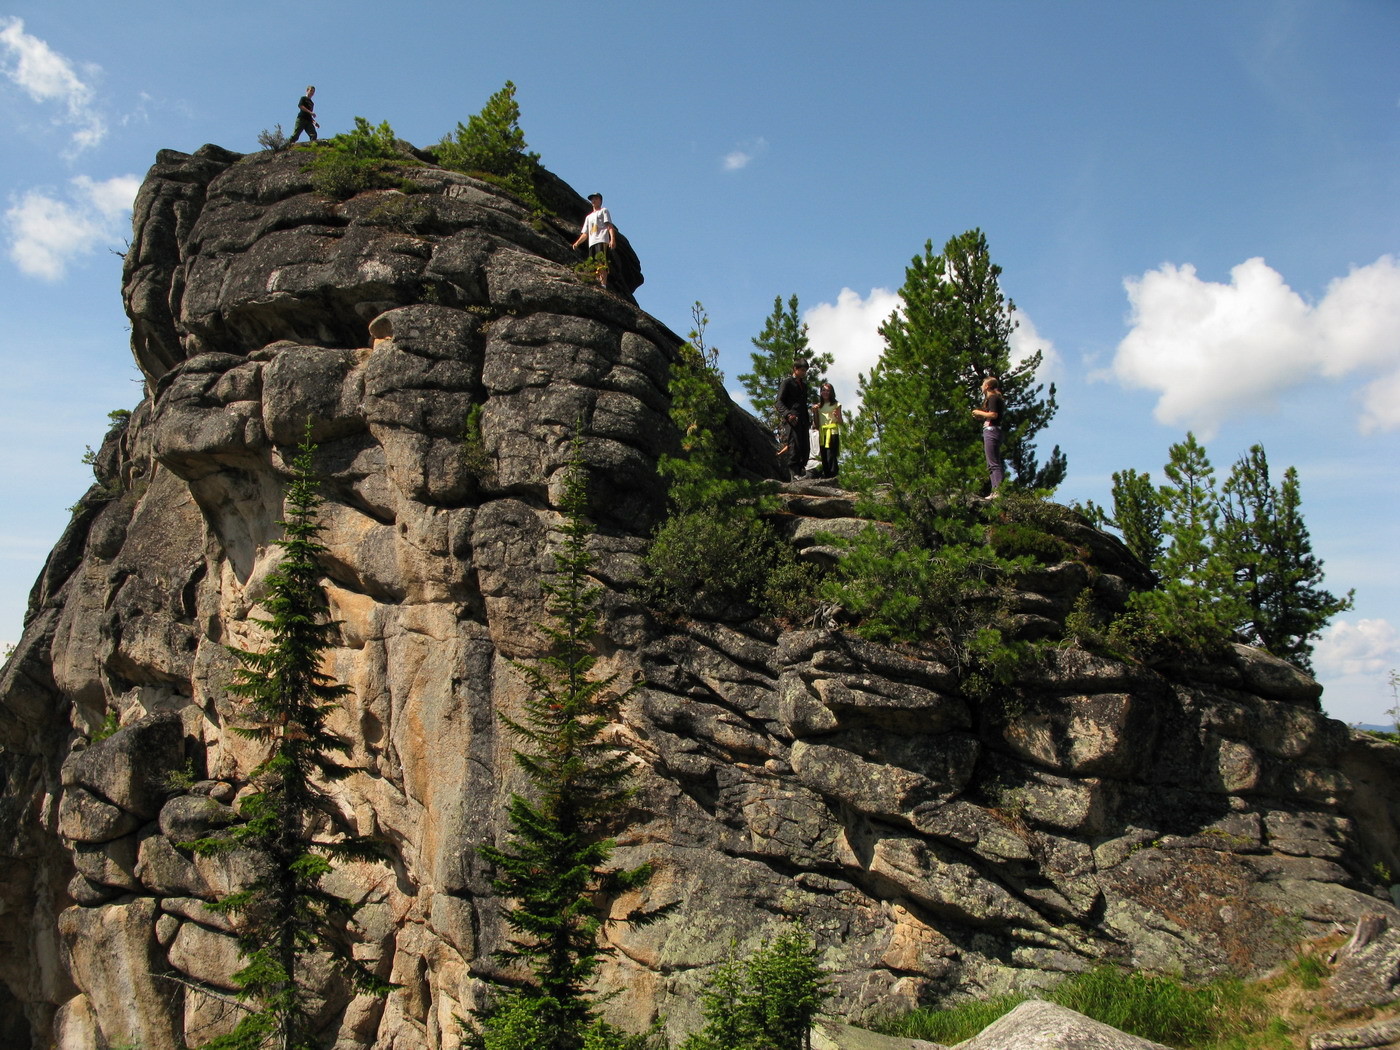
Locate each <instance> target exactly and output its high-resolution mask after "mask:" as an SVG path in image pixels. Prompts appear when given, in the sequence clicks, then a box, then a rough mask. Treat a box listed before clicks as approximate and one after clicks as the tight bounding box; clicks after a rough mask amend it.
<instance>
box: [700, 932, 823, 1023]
mask: <svg viewBox="0 0 1400 1050" xmlns="http://www.w3.org/2000/svg"><path fill="white" fill-rule="evenodd" d="M818 954H819V953H818V951H817V949H816V946H815V945H814V944H813V943H812V939H811V938H810V937H809V936H808V935H807V933H806V932H805V931H804V930H803V929H802V928H801V927H800V926H793V927H790V928H789V929H786V930H784V931H783V932H782V933H780V934H779V935H778V936H777V937H775V938H774V939H773V940H772V941H771V942H770V941H768V940H766V939H765V940H764V941H763V943H762V944H761V945H759V947H758V948H757V950H755V951H754V952H753V954H751V955H750V956H749V957H748V958H747V959H744V960H742V961H739V960H734V959H730V960H728V961H726V962H724V963H721V964H720V965H719V966H718V967H716V969H715V972H714V974H713V975H712V976H711V978H710V980H709V981H708V982H707V983H706V987H705V990H704V991H703V992H702V993H701V996H700V999H701V1003H702V1006H703V1011H704V1018H705V1024H704V1027H703V1028H702V1029H701V1030H700V1031H699V1032H698V1033H695V1034H693V1035H691V1036H689V1037H688V1038H687V1039H686V1041H685V1042H684V1043H682V1044H681V1050H808V1048H810V1046H811V1030H812V1023H813V1021H815V1020H816V1018H817V1014H818V1013H819V1012H820V1011H821V1008H822V1004H823V1003H824V1002H825V1001H826V999H827V997H828V996H829V994H830V992H829V990H828V988H827V987H826V981H825V979H824V978H823V977H822V972H821V968H820V966H819V965H818V961H817V960H818Z"/></svg>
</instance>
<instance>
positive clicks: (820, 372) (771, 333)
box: [739, 295, 835, 426]
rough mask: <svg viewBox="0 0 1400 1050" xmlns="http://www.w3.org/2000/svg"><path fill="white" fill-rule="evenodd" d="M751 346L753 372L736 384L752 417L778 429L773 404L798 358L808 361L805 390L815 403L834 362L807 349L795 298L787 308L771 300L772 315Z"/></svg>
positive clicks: (803, 325) (775, 300)
mask: <svg viewBox="0 0 1400 1050" xmlns="http://www.w3.org/2000/svg"><path fill="white" fill-rule="evenodd" d="M750 342H751V343H753V345H754V352H753V353H751V354H750V355H749V359H750V361H751V362H752V364H753V371H752V372H745V373H743V374H741V375H740V376H739V382H740V384H741V385H742V386H743V388H744V392H745V393H746V394H748V396H749V404H750V405H752V406H753V411H754V415H756V416H758V418H759V419H762V420H766V421H767V422H768V423H770V424H771V425H773V426H776V425H777V419H776V418H775V417H776V412H775V411H774V408H773V403H774V401H776V400H777V397H778V388H779V387H780V386H782V383H783V380H784V379H786V378H787V377H788V376H790V375H792V363H793V362H794V361H796V360H797V359H798V358H803V359H805V360H806V361H807V365H808V368H807V389H808V390H810V391H812V392H813V396H812V400H813V401H814V402H815V401H816V391H817V390H818V389H820V387H821V385H822V381H823V380H824V379H825V378H826V370H827V369H828V368H830V367H831V364H832V362H833V361H834V360H835V358H834V357H833V356H832V355H831V354H814V353H812V351H811V349H810V348H809V347H808V345H807V325H806V324H805V323H803V322H802V321H801V320H800V319H799V317H798V312H797V296H795V295H792V296H789V297H788V301H787V305H786V306H784V305H783V297H782V296H781V295H778V296H774V297H773V312H772V313H771V314H769V315H768V319H767V320H765V321H764V322H763V331H761V332H760V333H759V334H758V335H757V336H755V337H754V338H753V339H751V340H750Z"/></svg>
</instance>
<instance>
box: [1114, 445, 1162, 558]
mask: <svg viewBox="0 0 1400 1050" xmlns="http://www.w3.org/2000/svg"><path fill="white" fill-rule="evenodd" d="M1105 524H1108V525H1112V526H1114V527H1115V528H1117V529H1118V530H1119V531H1120V532H1122V533H1123V542H1124V543H1125V544H1127V547H1128V550H1130V551H1132V552H1133V555H1134V556H1135V557H1136V558H1137V559H1138V561H1140V562H1142V563H1143V564H1144V565H1147V566H1149V567H1150V566H1152V565H1154V564H1156V562H1157V559H1158V558H1159V557H1160V556H1161V553H1162V500H1161V498H1160V497H1159V496H1158V493H1157V488H1156V486H1155V485H1153V484H1152V475H1150V474H1148V473H1146V472H1144V473H1141V474H1139V473H1138V472H1137V471H1136V470H1132V469H1131V468H1130V469H1128V470H1121V471H1114V473H1113V517H1112V518H1110V519H1108V520H1107V521H1106V522H1105Z"/></svg>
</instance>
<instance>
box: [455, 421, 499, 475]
mask: <svg viewBox="0 0 1400 1050" xmlns="http://www.w3.org/2000/svg"><path fill="white" fill-rule="evenodd" d="M483 411H484V406H482V405H472V407H471V408H469V409H468V410H467V418H466V422H465V423H464V424H463V425H462V444H461V449H462V466H463V467H465V468H466V469H467V471H468V473H470V474H471V475H472V476H473V477H474V478H476V479H477V480H478V481H481V482H493V481H494V480H495V478H496V464H495V462H494V461H493V460H492V459H491V454H490V453H489V452H487V451H486V442H485V439H483V438H482V436H481V416H482V412H483Z"/></svg>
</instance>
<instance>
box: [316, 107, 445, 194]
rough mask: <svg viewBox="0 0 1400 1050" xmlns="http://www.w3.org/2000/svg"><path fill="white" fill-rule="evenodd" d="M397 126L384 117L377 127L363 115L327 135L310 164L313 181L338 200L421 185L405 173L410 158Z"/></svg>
mask: <svg viewBox="0 0 1400 1050" xmlns="http://www.w3.org/2000/svg"><path fill="white" fill-rule="evenodd" d="M395 143H396V140H395V138H394V129H393V128H391V127H390V126H389V122H388V121H387V120H386V121H383V122H382V123H380V124H379V125H378V126H377V127H376V126H374V125H372V124H370V122H369V121H367V120H366V119H365V118H364V117H356V118H355V129H354V130H353V131H346V132H342V133H341V134H339V135H336V136H335V137H334V138H330V139H327V140H326V141H325V144H324V145H323V146H321V147H319V148H318V149H317V151H316V157H315V159H313V160H312V161H311V163H310V164H309V165H307V168H306V170H307V171H309V172H310V173H311V185H312V186H314V187H315V188H316V189H317V190H318V191H319V192H321V193H324V194H325V195H326V196H328V197H335V198H336V199H337V200H347V199H349V198H350V197H353V196H355V194H357V193H362V192H364V191H365V190H383V189H402V190H404V191H405V192H413V191H415V190H416V189H417V188H418V187H417V186H416V185H414V183H413V182H412V181H410V180H408V179H406V178H405V177H404V174H403V172H404V169H405V168H406V167H408V166H410V165H411V164H416V163H417V161H410V160H408V159H406V158H405V157H404V156H403V155H402V154H400V153H399V150H398V147H397V145H396V144H395Z"/></svg>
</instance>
